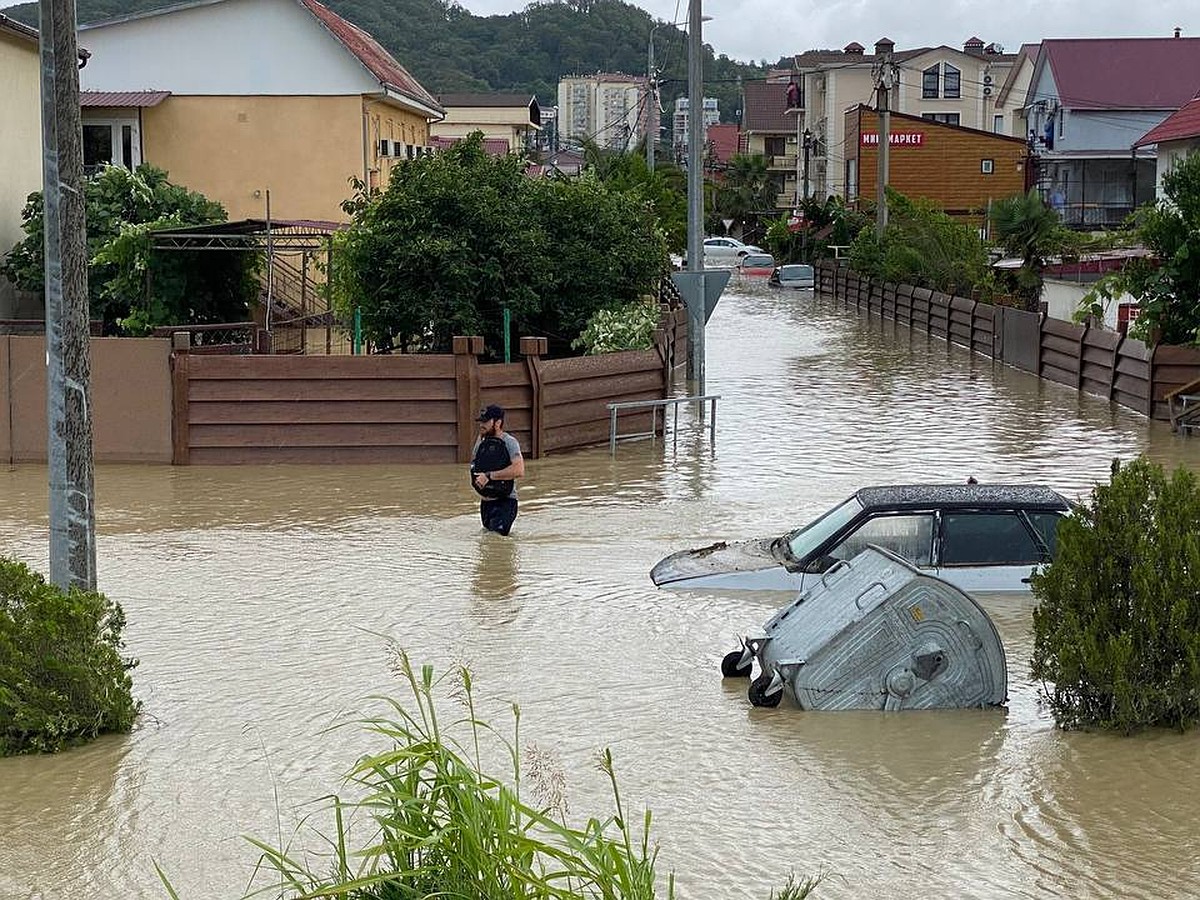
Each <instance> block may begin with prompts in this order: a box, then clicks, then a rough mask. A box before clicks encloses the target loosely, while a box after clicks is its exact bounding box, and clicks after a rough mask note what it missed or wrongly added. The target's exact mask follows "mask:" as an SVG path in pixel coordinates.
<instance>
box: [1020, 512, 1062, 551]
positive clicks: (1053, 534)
mask: <svg viewBox="0 0 1200 900" xmlns="http://www.w3.org/2000/svg"><path fill="white" fill-rule="evenodd" d="M1025 515H1027V516H1028V517H1029V522H1030V524H1031V525H1033V530H1034V531H1036V532H1037V533H1038V537H1040V538H1041V539H1042V541H1043V542H1044V543H1045V545H1046V549H1047V550H1049V551H1050V558H1051V559H1054V557H1055V556H1057V555H1058V526H1059V524H1060V523H1061V522H1062V520H1063V517H1062V513H1056V512H1027V513H1025Z"/></svg>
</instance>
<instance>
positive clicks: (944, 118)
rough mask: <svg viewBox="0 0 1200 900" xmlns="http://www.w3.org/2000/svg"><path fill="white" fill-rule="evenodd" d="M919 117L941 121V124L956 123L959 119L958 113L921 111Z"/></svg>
mask: <svg viewBox="0 0 1200 900" xmlns="http://www.w3.org/2000/svg"><path fill="white" fill-rule="evenodd" d="M921 118H922V119H928V120H929V121H930V122H941V123H942V124H943V125H957V124H958V121H959V118H958V113H921Z"/></svg>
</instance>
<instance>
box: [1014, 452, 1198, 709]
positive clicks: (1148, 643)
mask: <svg viewBox="0 0 1200 900" xmlns="http://www.w3.org/2000/svg"><path fill="white" fill-rule="evenodd" d="M1033 592H1034V597H1035V598H1036V600H1037V603H1038V605H1037V608H1036V609H1035V610H1034V614H1033V628H1034V650H1033V660H1032V662H1031V664H1030V672H1031V674H1032V675H1033V677H1034V678H1037V679H1041V680H1042V681H1043V682H1046V683H1047V684H1046V685H1045V688H1044V690H1045V695H1046V698H1047V699H1048V701H1049V704H1050V708H1051V710H1052V711H1053V713H1054V717H1055V719H1056V720H1057V722H1058V724H1059V725H1061V726H1062V727H1064V728H1105V729H1115V730H1119V731H1123V732H1126V733H1128V732H1132V731H1135V730H1137V729H1140V728H1147V727H1168V728H1177V729H1180V730H1183V729H1186V728H1188V727H1191V726H1192V725H1194V724H1195V723H1196V722H1197V720H1200V690H1197V686H1200V482H1198V481H1197V477H1196V475H1194V474H1193V473H1191V472H1189V471H1187V470H1186V469H1183V468H1180V469H1178V470H1177V471H1176V472H1175V473H1174V474H1173V475H1172V476H1171V477H1169V478H1168V477H1167V476H1166V474H1165V473H1164V472H1163V469H1162V467H1161V466H1158V465H1156V464H1153V463H1150V462H1148V461H1147V460H1145V459H1137V460H1135V461H1134V462H1132V463H1129V464H1128V465H1125V466H1122V465H1119V464H1118V463H1114V464H1113V470H1112V478H1111V480H1110V482H1109V484H1107V485H1099V486H1097V487H1096V488H1095V489H1094V490H1093V491H1092V496H1091V500H1090V502H1088V503H1084V504H1083V505H1081V506H1080V507H1079V508H1078V509H1076V511H1075V513H1074V514H1073V515H1071V516H1069V517H1068V518H1066V519H1064V520H1063V522H1062V524H1061V525H1059V528H1058V549H1057V553H1056V555H1055V561H1054V563H1053V564H1052V565H1051V566H1049V567H1048V568H1047V569H1046V570H1045V572H1043V573H1040V574H1037V575H1035V576H1034V578H1033Z"/></svg>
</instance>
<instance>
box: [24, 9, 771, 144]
mask: <svg viewBox="0 0 1200 900" xmlns="http://www.w3.org/2000/svg"><path fill="white" fill-rule="evenodd" d="M173 2H175V0H78V9H79V21H80V22H81V23H87V22H95V21H98V20H101V19H107V18H112V17H115V16H123V15H130V14H132V13H137V12H143V11H146V10H151V9H156V8H159V7H163V6H169V5H172V4H173ZM323 2H324V3H325V4H326V5H327V6H329V7H330V8H331V9H333V10H334V11H335V12H337V13H338V14H339V15H341V16H344V17H345V18H347V19H349V20H350V21H351V22H354V23H355V24H356V25H358V26H360V27H361V28H365V29H366V30H367V31H369V32H371V34H373V35H374V36H375V37H376V38H377V39H378V40H379V42H380V43H382V44H383V45H384V46H385V47H387V49H388V50H390V51H391V52H392V53H393V54H394V55H395V56H396V58H397V59H399V60H400V61H401V62H402V63H403V64H404V65H405V66H406V67H408V69H409V71H411V72H412V73H413V74H414V75H415V76H416V77H417V79H418V80H419V81H420V82H421V83H422V84H423V85H425V87H426V88H428V89H429V90H431V91H433V92H434V93H437V92H440V91H463V90H476V91H486V90H497V91H519V92H524V91H529V92H530V93H536V94H537V96H538V99H539V101H540V102H541V103H543V104H545V105H553V104H554V103H556V102H557V99H556V92H557V85H558V79H559V78H560V77H561V76H563V75H571V74H580V73H586V72H597V71H605V72H625V73H627V74H630V75H641V74H644V73H645V71H646V46H647V39H648V38H649V35H650V29H651V27H652V26H653V25H654V19H653V18H652V17H651V16H650V15H649V13H647V12H645V11H644V10H642V9H639V8H638V7H636V6H633V5H632V4H629V3H623V2H621V0H541V2H535V3H531V4H530V5H529V6H527V7H526V8H525V9H524V11H522V12H517V13H512V14H510V15H506V16H475V15H472V14H471V13H470V12H468V11H467V10H465V9H463V8H462V7H461V6H459V5H457V3H453V2H445V0H323ZM4 12H5V13H6V14H7V15H10V16H12V17H13V18H16V19H19V20H21V21H24V22H28V23H29V24H31V25H36V24H37V5H36V4H34V3H25V4H21V5H19V6H14V7H12V8H10V9H6V10H4ZM686 40H687V38H686V35H685V34H684V33H683V32H682V31H679V30H678V29H676V28H674V27H669V26H663V27H662V28H659V29H658V31H657V32H656V33H655V38H654V43H655V53H656V62H657V63H658V67H659V68H660V69H661V70H662V73H663V74H662V78H663V80H664V84H663V105H664V106H668V107H669V104H670V103H671V102H672V101H673V100H674V98H675V97H678V96H682V95H683V94H685V93H686V91H687V85H686V78H687V65H686ZM764 64H765V61H763V62H760V63H758V64H754V63H741V62H738V61H736V60H731V59H729V58H728V57H726V56H724V55H720V56H714V55H713V53H712V51H711V49H709V50H708V52H707V53H706V59H705V66H704V77H705V80H706V82H707V83H706V85H705V91H704V93H705V95H706V96H709V97H717V98H718V99H719V100H720V104H721V119H722V121H727V122H728V121H734V120H735V115H736V113H737V111H738V109H739V108H740V105H741V101H740V90H739V87H738V79H739V78H760V77H762V74H763V66H764Z"/></svg>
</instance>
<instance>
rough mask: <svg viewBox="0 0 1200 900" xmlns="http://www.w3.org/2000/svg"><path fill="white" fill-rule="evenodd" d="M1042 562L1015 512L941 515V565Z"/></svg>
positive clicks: (1029, 535) (1031, 539)
mask: <svg viewBox="0 0 1200 900" xmlns="http://www.w3.org/2000/svg"><path fill="white" fill-rule="evenodd" d="M1039 562H1042V551H1041V548H1040V547H1039V546H1038V543H1037V541H1035V540H1034V538H1033V535H1032V534H1031V533H1030V531H1029V529H1028V528H1027V527H1025V523H1024V521H1022V519H1021V517H1020V516H1019V515H1018V514H1017V513H1015V512H986V513H985V512H967V513H945V514H944V515H943V516H942V565H944V566H996V565H1013V566H1016V565H1025V564H1036V563H1039Z"/></svg>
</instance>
